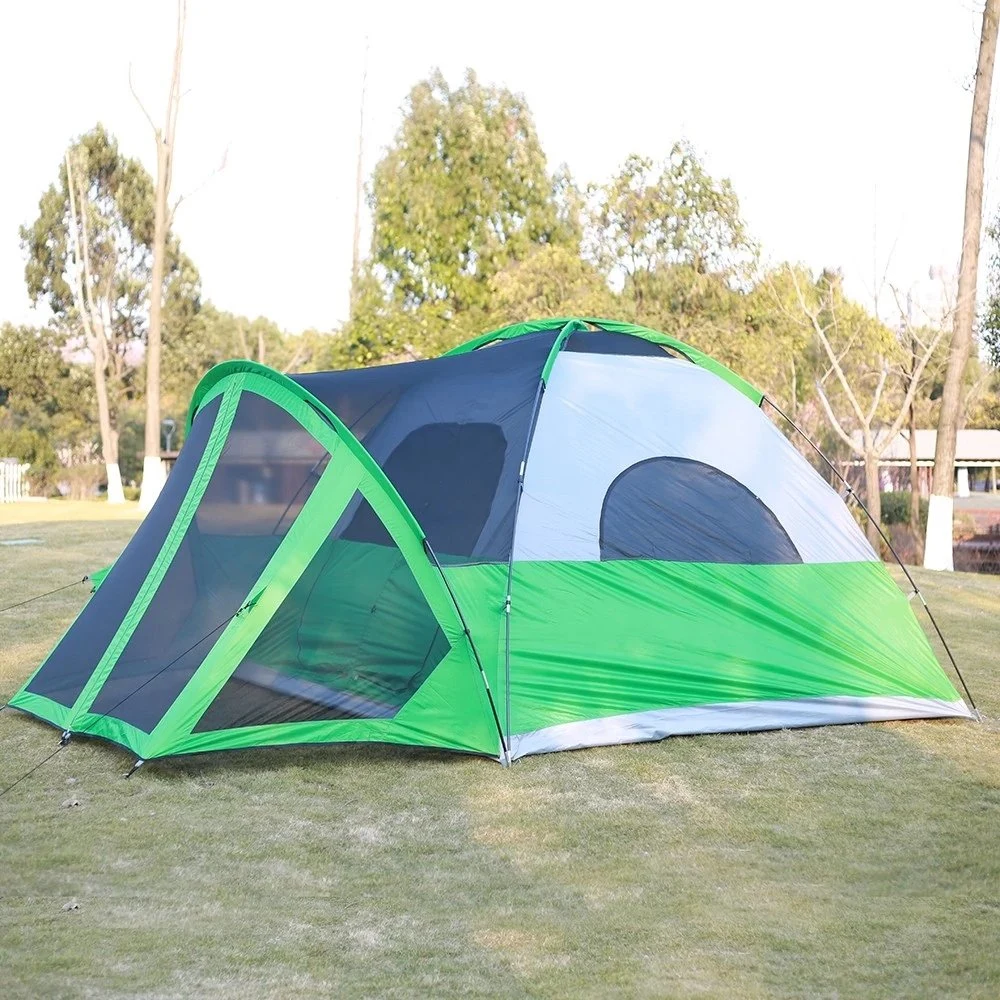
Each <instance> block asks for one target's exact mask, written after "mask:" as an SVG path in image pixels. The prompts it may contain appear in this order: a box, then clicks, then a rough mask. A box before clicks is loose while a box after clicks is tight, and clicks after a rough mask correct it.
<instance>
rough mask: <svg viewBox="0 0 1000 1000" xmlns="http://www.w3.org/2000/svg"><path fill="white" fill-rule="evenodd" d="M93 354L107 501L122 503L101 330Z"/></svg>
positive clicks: (93, 344)
mask: <svg viewBox="0 0 1000 1000" xmlns="http://www.w3.org/2000/svg"><path fill="white" fill-rule="evenodd" d="M91 353H92V354H93V356H94V390H95V393H96V395H97V424H98V428H99V430H100V434H101V457H102V458H103V459H104V467H105V469H106V471H107V476H108V503H124V502H125V491H124V490H123V489H122V474H121V470H120V469H119V468H118V434H117V432H116V431H115V429H114V427H113V426H112V423H111V405H110V403H109V402H108V381H107V345H106V343H105V341H104V333H103V331H97V332H96V336H94V338H93V339H92V342H91Z"/></svg>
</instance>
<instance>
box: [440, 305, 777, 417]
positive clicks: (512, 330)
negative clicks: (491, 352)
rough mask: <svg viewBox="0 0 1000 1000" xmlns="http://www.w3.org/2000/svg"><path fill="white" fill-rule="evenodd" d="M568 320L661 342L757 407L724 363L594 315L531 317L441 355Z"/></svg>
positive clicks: (755, 394)
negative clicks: (720, 380)
mask: <svg viewBox="0 0 1000 1000" xmlns="http://www.w3.org/2000/svg"><path fill="white" fill-rule="evenodd" d="M568 323H580V324H584V325H582V326H581V327H580V329H586V328H587V326H588V325H589V326H592V327H594V328H596V329H598V330H606V331H607V332H608V333H623V334H626V335H627V336H630V337H638V338H639V339H641V340H648V341H650V343H654V344H663V345H664V346H665V347H669V348H671V349H673V350H675V351H677V352H678V353H679V354H683V355H684V357H686V358H687V359H688V360H689V361H691V362H692V363H694V364H696V365H698V367H699V368H704V369H705V370H706V371H710V372H712V373H713V374H715V375H718V376H719V377H720V378H722V379H724V380H725V381H726V382H728V383H729V384H730V385H731V386H733V387H734V388H735V389H738V390H739V391H740V392H742V393H743V395H744V396H747V397H748V398H749V399H752V400H753V402H754V404H755V405H756V406H760V401H761V400H762V399H763V398H764V394H763V393H762V392H761V391H760V390H759V389H755V388H754V387H753V386H752V385H751V384H750V383H749V382H747V381H746V379H744V378H742V377H741V376H739V375H737V374H736V372H734V371H732V369H730V368H727V367H726V366H725V365H724V364H722V363H721V362H719V361H716V360H715V359H714V358H712V357H710V356H709V355H707V354H705V353H704V352H703V351H699V350H698V348H696V347H692V346H691V345H690V344H685V343H684V342H683V341H682V340H677V339H676V338H675V337H671V336H669V335H668V334H665V333H660V332H659V331H658V330H651V329H649V327H645V326H637V325H636V324H634V323H621V322H619V321H617V320H611V319H600V318H597V317H572V316H567V317H561V318H558V319H542V320H533V321H531V322H528V323H516V324H514V325H513V326H505V327H502V328H501V329H499V330H494V331H493V332H491V333H484V334H483V335H482V336H481V337H476V338H474V339H473V340H469V341H466V343H464V344H459V345H458V347H453V348H452V349H451V350H450V351H447V352H446V353H445V354H444V357H448V356H449V355H453V354H467V353H468V352H469V351H475V350H478V349H479V348H480V347H485V346H486V345H487V344H492V343H495V342H496V341H498V340H512V339H513V338H515V337H523V336H525V335H526V334H529V333H542V332H544V331H546V330H558V329H561V328H564V327H565V326H566V325H567V324H568Z"/></svg>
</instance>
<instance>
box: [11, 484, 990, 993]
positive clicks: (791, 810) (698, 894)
mask: <svg viewBox="0 0 1000 1000" xmlns="http://www.w3.org/2000/svg"><path fill="white" fill-rule="evenodd" d="M135 520H136V515H135V513H134V511H132V510H129V511H126V512H125V513H124V514H123V513H122V512H120V511H115V509H114V508H109V507H107V506H106V505H101V504H82V505H70V504H60V503H51V504H47V505H31V506H28V505H17V506H16V507H0V542H2V541H4V540H11V539H22V538H35V539H38V540H39V542H40V544H31V545H17V546H0V560H2V563H0V564H2V567H3V570H4V572H3V574H2V576H0V607H2V606H5V605H7V604H9V603H12V602H14V601H15V600H18V599H20V598H22V597H26V596H30V595H32V594H34V593H37V592H40V591H44V590H48V589H50V588H52V587H55V586H58V585H59V584H61V583H63V582H66V581H67V580H71V579H73V578H74V577H77V576H80V577H82V575H83V574H84V573H86V572H87V571H89V570H91V569H95V568H98V567H100V566H102V565H104V564H106V563H107V562H108V561H110V560H111V559H112V558H113V557H114V556H115V555H116V554H117V552H118V551H119V550H120V549H121V547H122V546H123V545H124V543H125V542H126V540H127V539H128V537H129V534H130V532H131V531H132V530H133V529H134V525H135ZM916 576H917V579H918V581H919V583H920V586H921V588H922V589H923V590H924V592H925V593H926V595H927V598H928V601H929V603H930V604H931V606H932V608H933V609H934V610H935V612H936V613H937V615H938V618H939V621H940V622H941V624H942V627H943V628H944V629H945V632H946V635H947V636H948V637H949V639H950V641H951V642H952V644H953V648H954V650H955V652H956V656H957V657H958V659H959V662H960V664H961V665H962V666H963V669H964V671H965V674H966V679H967V680H968V682H969V684H970V686H971V687H972V690H973V694H974V695H975V696H976V697H977V700H978V701H979V704H980V707H981V708H982V709H983V710H984V711H985V713H986V716H987V718H986V721H985V722H984V723H982V724H978V725H976V724H971V723H964V722H947V721H942V722H922V723H921V722H912V723H890V724H883V725H867V726H845V727H832V728H827V729H814V730H797V731H786V732H775V733H759V734H751V735H724V736H706V737H689V738H682V739H673V740H668V741H666V742H663V743H658V744H642V745H636V746H628V747H614V748H607V749H597V750H587V751H582V752H578V753H564V754H555V755H551V756H547V757H540V758H529V759H527V760H525V761H523V762H521V763H519V764H517V765H516V766H515V767H513V768H511V769H509V770H507V771H504V770H502V769H501V768H500V767H498V766H497V765H495V764H492V763H490V762H488V761H484V760H478V759H472V758H463V757H460V756H448V755H445V754H438V753H431V752H422V751H405V750H393V749H384V748H378V747H347V748H315V749H307V750H287V751H281V750H279V751H258V752H247V753H231V754H220V755H211V756H203V757H193V758H187V759H178V760H173V761H162V762H157V763H156V764H153V765H149V766H148V767H147V768H146V769H145V770H143V771H140V772H139V773H138V774H137V775H136V776H135V777H134V778H133V779H131V780H130V781H127V782H126V781H123V780H122V778H121V775H122V773H123V772H124V771H125V770H126V769H127V767H128V766H129V764H130V763H131V759H130V758H128V757H127V756H126V755H124V754H123V753H122V752H120V751H118V750H117V749H115V748H113V747H110V746H107V745H103V744H97V743H88V742H86V741H80V742H77V743H73V744H71V745H70V746H69V747H68V748H67V749H66V750H65V751H63V752H62V753H60V754H59V755H58V756H56V757H55V758H54V759H53V760H52V761H50V762H49V763H47V764H46V765H44V766H43V767H42V768H41V769H39V771H38V772H37V773H36V774H34V775H33V776H32V777H31V778H29V779H28V780H27V781H25V782H23V783H22V784H21V785H19V786H18V787H17V788H16V789H15V790H14V791H12V792H11V793H10V794H9V795H7V796H5V797H4V798H3V799H0V995H3V996H4V997H36V996H45V997H63V996H66V997H78V996H94V997H96V996H100V997H102V998H115V997H147V998H154V997H156V998H160V997H198V998H229V997H234V998H240V1000H255V998H263V997H273V996H281V997H330V996H338V997H339V996H344V997H394V998H402V997H425V996H434V997H451V996H463V997H466V996H467V997H491V998H495V997H497V996H506V997H554V996H574V997H601V998H605V997H623V998H624V997H664V996H707V997H712V996H742V997H762V996H777V997H883V996H884V997H898V996H907V997H916V996H935V997H936V996H956V997H990V998H992V997H996V996H997V995H1000V931H998V927H1000V850H998V840H997V837H998V830H1000V726H998V724H997V715H998V713H1000V672H998V671H997V669H996V667H995V655H996V648H997V644H998V640H1000V626H998V622H1000V579H998V578H989V577H976V576H970V575H964V574H955V575H953V576H941V575H935V574H925V573H922V572H917V573H916ZM84 598H85V589H84V588H83V587H80V588H75V589H71V590H68V591H64V592H62V593H60V594H57V595H54V596H53V597H51V598H48V599H46V600H45V601H40V602H38V603H36V604H32V605H29V606H28V607H26V608H24V609H19V610H17V611H14V612H9V613H8V614H7V615H4V616H2V617H0V701H2V700H3V699H4V698H5V697H6V696H8V695H9V694H10V693H11V692H12V691H13V690H14V689H15V688H16V686H17V685H18V684H19V683H20V682H21V681H22V680H23V678H24V677H25V675H26V674H27V673H28V671H29V670H31V669H32V668H33V667H34V666H35V665H36V664H37V662H38V661H39V660H40V659H41V658H42V657H43V656H44V655H45V652H46V651H47V649H48V648H49V647H50V646H51V645H52V644H53V642H54V641H55V639H56V638H57V637H58V635H59V633H60V630H61V629H63V628H64V627H65V626H66V625H67V624H68V623H69V621H70V620H71V618H72V616H73V614H74V613H75V612H76V611H77V610H78V608H79V607H80V605H81V604H82V602H83V600H84ZM56 741H57V734H56V733H55V732H54V731H53V730H52V729H50V728H48V727H46V726H43V725H41V724H38V723H34V722H32V721H31V720H29V719H27V718H25V717H23V716H21V715H20V714H18V713H14V712H11V711H6V712H4V713H3V714H2V715H0V786H3V785H6V784H8V783H9V782H10V781H11V780H13V779H14V778H16V777H17V776H18V775H19V774H21V773H22V772H23V771H25V770H27V769H28V768H29V767H30V766H32V765H33V764H35V763H37V762H38V761H39V760H40V759H41V758H42V757H44V756H45V755H46V754H47V753H49V752H51V751H52V749H54V747H55V746H56ZM72 801H78V802H79V805H75V806H74V805H65V803H66V802H72ZM73 901H75V902H76V903H77V904H78V906H79V909H75V910H73V909H71V910H64V906H66V905H70V904H71V903H72V902H73Z"/></svg>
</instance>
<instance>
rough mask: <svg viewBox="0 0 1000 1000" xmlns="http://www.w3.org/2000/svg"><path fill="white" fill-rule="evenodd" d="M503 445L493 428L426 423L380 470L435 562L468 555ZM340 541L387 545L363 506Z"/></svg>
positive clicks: (486, 509)
mask: <svg viewBox="0 0 1000 1000" xmlns="http://www.w3.org/2000/svg"><path fill="white" fill-rule="evenodd" d="M506 449H507V441H506V439H505V438H504V436H503V431H502V430H501V429H500V428H499V427H498V426H497V425H496V424H427V425H426V426H424V427H418V428H417V429H416V430H415V431H411V432H410V433H409V434H408V435H407V436H406V437H405V438H403V440H402V441H401V442H400V443H399V444H398V445H397V446H396V448H395V449H393V452H392V454H391V455H390V456H389V459H388V461H387V462H386V463H385V465H384V466H383V468H384V471H385V474H386V476H388V478H389V480H390V481H391V482H392V484H393V486H395V487H396V489H397V490H399V493H400V495H401V496H403V497H405V498H407V506H408V507H409V508H410V511H411V512H412V513H413V516H414V517H415V518H416V519H417V521H418V522H419V524H420V526H421V527H422V528H423V529H424V532H425V533H426V535H427V537H428V538H432V539H434V541H432V542H431V544H432V545H433V546H434V548H435V551H436V552H437V554H438V556H439V558H441V559H444V560H446V561H452V562H454V561H455V557H457V556H470V555H471V554H472V553H473V552H474V551H475V548H476V543H477V542H478V540H479V536H480V534H481V533H482V530H483V527H484V525H485V524H486V519H487V518H488V517H489V515H490V508H491V506H492V504H493V497H494V496H495V495H496V490H497V483H498V481H499V479H500V473H501V472H502V470H503V463H504V454H505V453H506ZM345 537H346V538H350V539H353V540H355V541H373V542H379V543H380V544H387V538H388V535H387V533H386V530H385V526H384V525H383V524H382V522H381V521H380V520H379V519H378V517H377V516H376V515H375V512H374V511H373V510H372V509H371V508H370V507H369V506H368V505H367V504H365V505H364V506H362V507H361V508H360V509H359V510H358V513H357V514H356V515H355V518H354V520H353V521H352V522H351V524H350V525H349V526H348V528H347V531H346V533H345Z"/></svg>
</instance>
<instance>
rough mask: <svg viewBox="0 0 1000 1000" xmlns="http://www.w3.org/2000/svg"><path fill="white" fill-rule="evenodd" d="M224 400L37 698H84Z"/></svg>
mask: <svg viewBox="0 0 1000 1000" xmlns="http://www.w3.org/2000/svg"><path fill="white" fill-rule="evenodd" d="M220 401H221V397H218V398H216V399H213V400H212V401H211V402H210V403H208V404H207V405H206V406H205V407H204V408H203V409H202V410H200V411H199V413H198V415H197V417H195V420H194V423H193V424H192V426H191V433H190V434H189V435H188V438H187V441H185V442H184V447H183V448H182V449H181V453H180V455H179V456H178V458H177V462H176V464H175V465H174V468H173V471H172V472H171V473H170V475H169V476H168V477H167V482H166V485H165V486H164V487H163V490H162V492H161V493H160V497H159V499H158V500H157V501H156V504H155V506H154V507H153V509H152V510H151V511H150V512H149V513H148V514H147V515H146V517H145V519H144V520H143V522H142V524H140V525H139V528H138V530H137V531H136V533H135V534H134V535H133V536H132V539H131V541H130V542H129V543H128V545H127V546H126V547H125V551H124V552H122V554H121V555H120V556H119V557H118V560H117V562H116V563H115V565H114V568H113V569H112V570H111V572H110V573H109V574H108V575H107V577H106V578H105V579H104V582H103V583H102V584H101V586H100V587H99V588H98V590H97V592H96V593H95V594H94V595H93V597H91V598H90V600H89V601H88V603H87V604H86V605H85V607H84V609H83V611H81V612H80V616H79V617H78V618H77V620H76V621H75V622H74V623H73V627H72V628H71V629H70V630H69V632H67V633H66V635H65V636H64V637H63V639H62V641H61V642H60V643H59V645H58V646H56V648H55V649H54V650H53V651H52V655H51V656H49V658H48V659H47V660H46V661H45V665H44V666H43V667H42V669H41V670H39V671H38V673H37V674H35V676H34V677H33V678H32V680H31V683H30V684H29V685H28V687H27V690H28V691H30V692H31V693H32V694H40V695H44V696H45V697H46V698H51V699H52V700H53V701H56V702H58V703H59V704H60V705H65V706H66V707H67V708H70V707H71V706H72V705H73V703H74V702H75V701H76V699H77V698H78V697H79V696H80V692H81V691H82V690H83V688H84V685H85V684H86V683H87V681H88V680H89V678H90V675H91V674H92V673H93V672H94V668H95V667H96V666H97V664H98V663H99V662H100V659H101V657H102V656H103V655H104V651H105V650H106V649H107V648H108V644H109V643H110V642H111V640H112V639H113V638H114V636H115V633H116V632H117V631H118V628H119V626H120V625H121V623H122V620H123V619H124V618H125V614H126V612H127V611H128V609H129V608H130V607H131V605H132V601H133V600H134V599H135V595H136V593H137V591H138V590H139V587H140V586H141V585H142V582H143V580H145V579H146V575H147V573H148V572H149V569H150V567H151V566H152V565H153V560H154V559H156V557H157V555H159V552H160V549H161V548H162V547H163V542H164V540H165V539H166V537H167V533H168V532H169V531H170V527H171V525H172V524H173V523H174V519H175V518H176V517H177V512H178V510H179V509H180V506H181V503H182V502H183V500H184V497H185V496H187V492H188V487H190V485H191V480H192V479H193V478H194V474H195V471H196V470H197V468H198V463H199V462H200V461H201V456H202V455H203V454H204V452H205V445H206V444H207V443H208V438H209V435H210V434H211V433H212V427H213V426H214V425H215V417H216V414H217V413H218V412H219V403H220Z"/></svg>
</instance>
